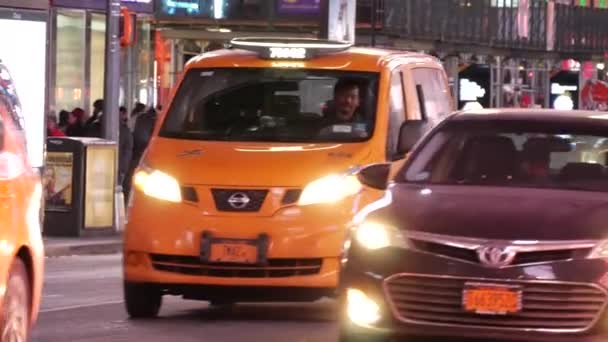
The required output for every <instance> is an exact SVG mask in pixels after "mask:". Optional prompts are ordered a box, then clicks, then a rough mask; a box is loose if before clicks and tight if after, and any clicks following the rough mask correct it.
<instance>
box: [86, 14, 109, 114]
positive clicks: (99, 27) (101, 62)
mask: <svg viewBox="0 0 608 342" xmlns="http://www.w3.org/2000/svg"><path fill="white" fill-rule="evenodd" d="M105 43H106V16H105V14H97V13H93V14H91V66H90V68H91V69H90V70H91V98H90V99H91V103H93V102H94V101H95V100H97V99H103V90H104V76H105V72H104V71H105V51H106V48H105Z"/></svg>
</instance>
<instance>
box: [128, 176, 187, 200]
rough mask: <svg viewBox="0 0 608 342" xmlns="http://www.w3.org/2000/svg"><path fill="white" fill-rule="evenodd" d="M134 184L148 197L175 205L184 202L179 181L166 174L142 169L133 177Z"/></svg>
mask: <svg viewBox="0 0 608 342" xmlns="http://www.w3.org/2000/svg"><path fill="white" fill-rule="evenodd" d="M133 184H134V185H135V186H136V187H137V188H138V189H140V190H141V191H142V192H143V193H144V194H146V195H147V196H150V197H154V198H156V199H159V200H163V201H169V202H175V203H178V202H181V201H182V192H181V189H180V186H179V183H178V182H177V179H175V178H173V177H172V176H170V175H168V174H166V173H164V172H161V171H158V170H150V169H147V168H142V169H140V170H139V171H137V173H136V174H135V176H134V177H133Z"/></svg>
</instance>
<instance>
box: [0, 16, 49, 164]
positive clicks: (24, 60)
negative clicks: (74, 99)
mask: <svg viewBox="0 0 608 342" xmlns="http://www.w3.org/2000/svg"><path fill="white" fill-rule="evenodd" d="M0 32H19V34H0V60H1V61H2V64H3V65H4V67H6V70H8V73H10V78H11V82H12V83H13V86H14V88H15V92H16V96H17V97H18V98H19V103H20V104H21V105H20V108H18V110H19V113H18V115H19V116H20V117H21V118H22V122H21V124H22V125H23V128H24V129H25V137H26V140H27V152H28V158H29V161H30V163H31V165H32V166H33V167H42V166H43V161H44V143H45V142H44V117H45V92H46V77H45V76H46V15H44V14H39V13H35V12H31V11H10V10H1V9H0ZM23 42H27V44H24V43H23Z"/></svg>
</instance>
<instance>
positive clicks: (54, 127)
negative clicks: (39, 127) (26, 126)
mask: <svg viewBox="0 0 608 342" xmlns="http://www.w3.org/2000/svg"><path fill="white" fill-rule="evenodd" d="M46 135H47V136H49V137H65V133H63V132H62V131H61V130H60V129H59V125H58V124H57V117H55V115H49V116H48V118H47V120H46Z"/></svg>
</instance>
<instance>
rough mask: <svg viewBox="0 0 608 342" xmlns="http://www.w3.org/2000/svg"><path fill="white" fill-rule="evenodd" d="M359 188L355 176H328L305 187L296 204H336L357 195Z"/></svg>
mask: <svg viewBox="0 0 608 342" xmlns="http://www.w3.org/2000/svg"><path fill="white" fill-rule="evenodd" d="M361 188H362V187H361V183H360V182H359V180H358V179H357V177H356V176H353V175H329V176H326V177H323V178H320V179H317V180H315V181H313V182H310V183H309V184H308V185H306V187H305V188H304V191H302V194H301V195H300V199H299V200H298V204H299V205H310V204H321V203H336V202H339V201H341V200H343V199H345V198H346V197H348V196H352V195H354V194H356V193H358V192H359V191H360V190H361Z"/></svg>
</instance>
